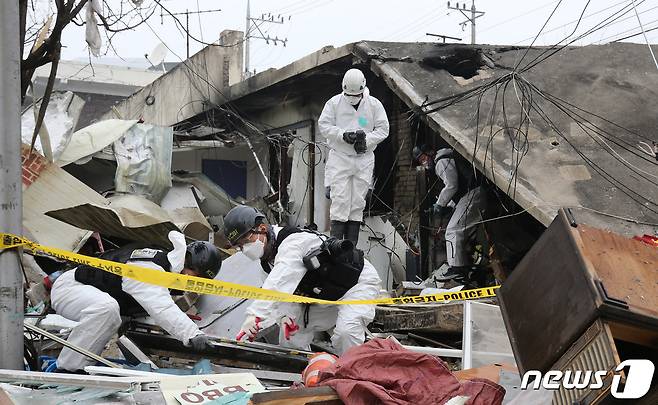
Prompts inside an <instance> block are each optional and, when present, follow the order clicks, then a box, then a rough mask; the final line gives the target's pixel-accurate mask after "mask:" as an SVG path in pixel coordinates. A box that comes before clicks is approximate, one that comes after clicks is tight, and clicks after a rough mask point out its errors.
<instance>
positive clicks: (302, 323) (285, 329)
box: [224, 206, 381, 354]
mask: <svg viewBox="0 0 658 405" xmlns="http://www.w3.org/2000/svg"><path fill="white" fill-rule="evenodd" d="M224 232H225V235H226V237H227V239H228V240H229V242H230V243H231V244H232V245H233V246H234V247H236V248H238V249H240V250H241V251H242V253H244V254H245V255H246V256H247V257H249V258H251V259H252V260H260V261H261V265H262V266H263V270H265V271H266V272H267V273H269V275H268V277H267V279H266V280H265V282H264V283H263V286H262V288H265V289H268V290H275V291H279V292H285V293H290V294H293V293H294V294H296V295H305V296H310V297H314V298H321V299H328V300H333V301H336V300H343V301H352V300H370V299H375V298H377V295H378V294H379V290H380V284H381V280H380V279H379V275H378V274H377V271H376V270H375V268H374V267H373V266H372V264H370V262H368V261H367V260H365V259H364V258H363V252H361V251H359V250H357V249H354V248H353V245H352V243H351V242H349V241H345V240H343V241H339V240H337V239H333V238H332V239H330V241H333V242H334V244H333V245H332V246H333V249H334V250H336V251H337V252H336V254H337V255H342V254H344V257H342V258H341V259H340V260H338V259H334V262H337V261H340V262H341V263H342V264H334V265H333V266H334V267H332V268H331V269H330V271H328V272H323V271H319V270H318V271H312V270H308V268H307V265H305V263H304V261H305V258H306V259H307V260H306V261H307V262H311V261H312V260H309V258H310V257H316V256H313V255H314V254H316V253H319V252H325V253H321V254H326V253H327V250H326V249H328V243H327V242H325V239H326V237H324V236H320V235H319V234H316V233H313V232H309V231H305V230H302V229H299V228H296V227H284V228H282V227H279V226H273V225H268V224H266V223H265V216H264V215H263V214H262V213H261V212H260V211H258V210H256V209H255V208H251V207H247V206H237V207H235V208H233V209H232V210H231V211H229V213H228V214H226V216H225V218H224ZM318 259H319V260H318V261H317V263H318V264H319V265H320V266H322V265H323V258H321V257H318ZM343 259H344V260H343ZM323 274H325V275H323ZM326 274H329V275H332V276H333V277H332V276H327V275H326ZM374 316H375V306H374V305H367V304H366V305H363V304H357V305H324V304H312V305H307V304H296V303H285V302H275V301H259V300H257V301H254V302H253V303H252V304H251V305H250V306H249V308H248V309H247V317H246V319H245V321H244V324H243V325H242V328H241V330H240V332H239V334H238V336H237V337H236V338H237V339H238V340H241V339H248V340H253V339H254V338H255V337H256V335H257V334H258V332H259V331H260V330H262V329H264V328H267V327H269V326H271V325H274V324H276V323H279V325H280V327H281V335H282V336H281V339H280V343H281V345H283V346H287V347H293V348H297V349H302V350H309V349H310V343H311V341H312V340H313V336H314V334H315V332H324V331H331V329H332V328H333V332H332V336H331V343H332V345H333V347H334V349H335V351H336V352H337V353H339V354H342V353H344V352H345V351H346V350H347V349H349V348H350V347H353V346H357V345H360V344H362V343H363V342H364V340H365V331H366V326H367V325H368V324H369V323H370V322H371V321H372V319H373V318H374Z"/></svg>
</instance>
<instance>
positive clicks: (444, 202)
mask: <svg viewBox="0 0 658 405" xmlns="http://www.w3.org/2000/svg"><path fill="white" fill-rule="evenodd" d="M434 168H435V171H436V175H437V176H438V177H439V179H440V180H441V181H442V182H443V184H444V187H443V189H441V191H440V193H439V195H438V197H437V199H436V202H435V203H434V205H433V207H432V208H433V211H434V213H435V214H437V215H438V216H439V217H440V218H450V220H449V222H448V225H447V227H446V232H445V239H446V253H447V260H448V265H449V266H450V267H449V268H448V269H447V270H446V272H444V273H443V274H441V275H438V276H436V280H438V281H449V280H455V281H456V282H460V283H464V282H465V281H467V280H468V279H469V274H470V273H471V272H472V271H477V269H474V268H473V263H472V255H471V252H470V251H469V250H470V249H469V240H470V237H471V235H472V233H473V232H474V231H475V227H476V226H477V225H478V223H479V222H480V221H481V220H482V217H481V212H482V211H483V210H484V209H485V206H486V200H485V195H486V193H485V192H484V190H483V189H482V187H481V184H482V180H481V176H480V175H478V174H476V173H475V172H474V170H473V168H472V167H469V166H467V165H463V166H462V165H461V164H458V162H457V160H456V159H455V152H454V150H452V149H451V148H444V149H440V150H438V151H437V153H436V155H435V156H434ZM451 202H452V204H454V208H452V207H451V205H452V204H451Z"/></svg>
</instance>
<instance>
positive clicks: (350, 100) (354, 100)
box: [343, 94, 363, 105]
mask: <svg viewBox="0 0 658 405" xmlns="http://www.w3.org/2000/svg"><path fill="white" fill-rule="evenodd" d="M343 97H345V101H347V102H348V103H350V104H351V105H357V104H359V102H360V101H361V99H362V98H363V97H362V96H348V95H347V94H343Z"/></svg>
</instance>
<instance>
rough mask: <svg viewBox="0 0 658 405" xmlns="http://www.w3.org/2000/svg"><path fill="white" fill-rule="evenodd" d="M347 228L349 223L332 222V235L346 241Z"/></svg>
mask: <svg viewBox="0 0 658 405" xmlns="http://www.w3.org/2000/svg"><path fill="white" fill-rule="evenodd" d="M346 228H347V222H343V221H331V230H330V234H331V236H333V237H334V238H337V239H345V233H346Z"/></svg>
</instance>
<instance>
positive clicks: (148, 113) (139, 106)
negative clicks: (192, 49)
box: [103, 30, 242, 126]
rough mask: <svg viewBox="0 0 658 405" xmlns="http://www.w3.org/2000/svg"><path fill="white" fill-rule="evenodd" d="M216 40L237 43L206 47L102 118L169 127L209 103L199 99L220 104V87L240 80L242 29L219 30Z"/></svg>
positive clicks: (196, 112)
mask: <svg viewBox="0 0 658 405" xmlns="http://www.w3.org/2000/svg"><path fill="white" fill-rule="evenodd" d="M220 41H221V42H223V43H225V44H237V45H236V46H207V47H206V48H204V49H203V50H201V51H200V52H198V53H197V54H195V55H193V56H191V57H190V58H189V59H187V60H185V61H183V62H181V63H180V64H179V65H178V66H177V67H175V68H174V69H173V70H171V71H170V72H168V73H167V74H165V75H163V76H161V77H160V78H158V79H157V80H155V81H154V82H153V83H151V84H149V85H148V86H145V87H144V88H142V89H141V90H140V91H138V92H137V93H135V94H134V95H133V96H132V97H130V98H128V99H126V100H124V101H122V102H121V103H120V104H118V105H117V106H116V110H117V111H118V113H119V114H120V115H121V117H117V116H116V114H115V113H114V112H112V111H110V112H108V113H106V114H105V116H104V117H103V118H104V119H109V118H123V119H131V118H136V119H139V118H141V119H143V120H144V122H145V123H148V124H155V125H162V126H170V125H174V124H176V123H178V122H180V121H183V120H185V119H187V118H189V117H191V116H194V115H196V114H198V113H199V112H201V111H203V110H205V109H206V108H207V107H208V105H209V104H208V103H207V102H206V101H203V100H209V101H210V102H211V103H215V104H221V103H223V102H224V97H223V95H222V94H221V92H220V90H221V89H222V88H225V85H231V84H234V83H236V82H238V81H240V80H241V77H240V75H237V72H240V71H241V70H242V32H240V31H228V30H227V31H223V32H222V37H221V38H220ZM225 62H228V63H225ZM226 76H228V79H227V78H226Z"/></svg>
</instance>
